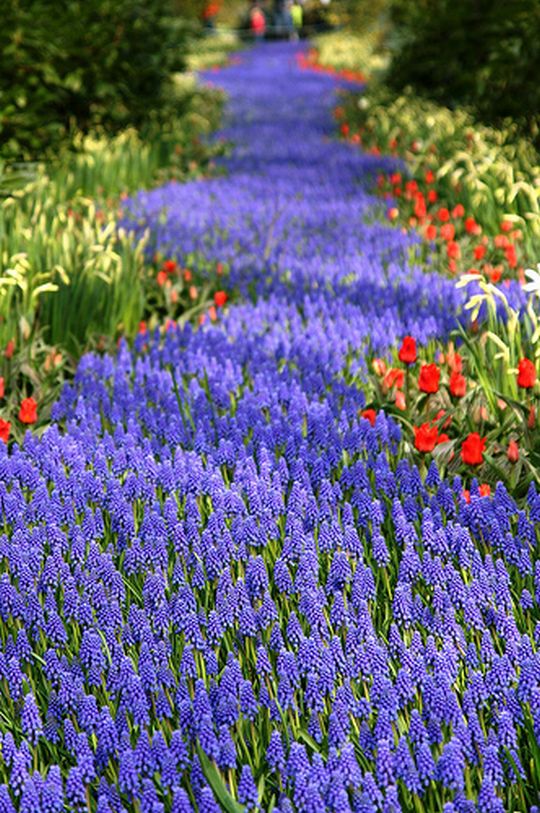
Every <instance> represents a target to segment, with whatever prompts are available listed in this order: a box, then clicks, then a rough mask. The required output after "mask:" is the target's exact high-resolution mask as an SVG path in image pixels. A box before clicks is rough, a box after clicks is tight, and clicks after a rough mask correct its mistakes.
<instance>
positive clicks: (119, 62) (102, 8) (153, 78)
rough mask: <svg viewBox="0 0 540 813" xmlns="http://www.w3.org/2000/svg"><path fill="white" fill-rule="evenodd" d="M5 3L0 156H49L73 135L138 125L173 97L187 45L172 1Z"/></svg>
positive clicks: (0, 53)
mask: <svg viewBox="0 0 540 813" xmlns="http://www.w3.org/2000/svg"><path fill="white" fill-rule="evenodd" d="M55 11H56V13H54V14H53V13H52V10H51V4H50V3H49V2H47V0H28V2H24V3H22V2H20V1H19V0H6V2H5V3H3V4H2V17H3V18H2V27H1V28H0V153H1V154H2V155H4V156H6V157H10V158H14V157H16V158H24V159H28V158H36V157H39V158H41V157H43V156H44V155H45V154H49V153H51V152H53V151H54V149H55V148H56V147H57V145H58V143H59V142H60V141H61V140H63V139H64V138H66V136H67V135H69V134H70V132H71V131H72V130H73V129H74V127H76V128H78V129H82V130H84V131H87V130H89V129H90V128H92V127H94V126H96V125H100V126H103V127H104V128H106V129H107V130H110V131H115V130H118V129H120V128H123V127H125V126H126V125H127V124H134V125H136V126H139V125H141V124H142V123H143V122H144V121H145V120H146V119H147V117H148V115H149V113H155V112H156V111H160V110H162V109H163V108H164V107H165V106H166V103H167V99H168V98H169V97H170V90H171V86H170V76H171V71H173V70H177V69H179V68H180V67H181V65H182V60H181V55H182V52H183V45H184V36H183V34H182V31H183V29H182V27H181V24H180V22H179V20H178V19H175V18H172V17H171V16H170V13H169V12H170V9H169V0H145V1H144V2H143V0H69V2H68V0H60V2H59V3H58V4H56V9H55Z"/></svg>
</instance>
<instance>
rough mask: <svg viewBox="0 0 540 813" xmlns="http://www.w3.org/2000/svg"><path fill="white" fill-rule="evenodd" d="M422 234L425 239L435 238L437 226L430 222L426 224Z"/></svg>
mask: <svg viewBox="0 0 540 813" xmlns="http://www.w3.org/2000/svg"><path fill="white" fill-rule="evenodd" d="M424 234H425V237H426V240H435V238H436V237H437V226H434V225H433V223H430V225H429V226H426V230H425V232H424Z"/></svg>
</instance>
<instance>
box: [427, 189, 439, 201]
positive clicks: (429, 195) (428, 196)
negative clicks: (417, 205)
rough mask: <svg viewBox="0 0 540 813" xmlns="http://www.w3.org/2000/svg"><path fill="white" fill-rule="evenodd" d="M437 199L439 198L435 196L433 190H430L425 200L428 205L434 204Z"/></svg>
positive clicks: (435, 193)
mask: <svg viewBox="0 0 540 813" xmlns="http://www.w3.org/2000/svg"><path fill="white" fill-rule="evenodd" d="M438 197H439V196H438V195H437V192H436V191H435V189H430V190H429V192H428V193H427V199H428V201H429V202H430V203H435V202H436V201H437V199H438Z"/></svg>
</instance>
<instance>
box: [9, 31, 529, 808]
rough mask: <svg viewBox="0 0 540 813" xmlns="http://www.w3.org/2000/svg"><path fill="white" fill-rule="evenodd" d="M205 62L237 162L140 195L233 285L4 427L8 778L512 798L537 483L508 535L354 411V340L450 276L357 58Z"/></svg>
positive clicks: (389, 433) (418, 315)
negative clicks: (374, 148)
mask: <svg viewBox="0 0 540 813" xmlns="http://www.w3.org/2000/svg"><path fill="white" fill-rule="evenodd" d="M216 76H217V78H218V80H219V82H220V84H221V85H222V86H223V87H224V88H225V89H226V90H227V92H228V93H229V94H230V100H231V101H230V121H229V124H228V127H227V129H226V130H225V131H224V133H225V134H226V135H227V136H228V137H231V138H233V139H234V141H235V142H236V148H235V151H234V153H233V155H232V157H231V158H230V159H229V160H228V162H227V169H228V175H227V176H225V177H220V178H216V179H213V180H208V181H203V182H198V183H189V184H183V185H179V184H169V185H167V186H165V187H162V188H160V189H157V190H154V191H152V192H144V193H140V195H139V196H138V197H137V199H136V200H135V201H133V202H132V210H133V216H134V218H136V219H137V223H138V228H145V227H146V226H148V225H149V226H150V227H151V228H152V233H153V241H154V248H156V247H157V248H159V249H160V250H161V251H162V252H163V253H164V254H166V255H168V256H176V257H177V258H178V259H179V260H180V261H182V260H183V258H184V257H187V255H189V254H190V253H191V252H193V251H194V250H198V251H202V252H204V254H205V256H207V257H213V258H214V259H215V261H216V262H218V261H219V262H226V263H227V264H228V265H230V269H231V279H232V282H233V283H234V284H235V285H237V286H238V288H239V289H240V291H241V292H242V294H243V296H242V297H241V298H240V300H239V302H238V303H237V304H232V305H231V306H230V307H228V308H226V309H225V310H224V311H223V312H222V313H220V317H219V319H218V320H217V322H216V323H210V322H209V321H207V322H206V323H205V324H204V325H203V326H202V328H200V329H197V330H194V329H193V328H192V327H190V326H189V325H187V326H186V327H184V328H182V329H180V328H178V327H176V328H175V327H173V328H172V329H170V330H168V331H167V332H166V334H165V335H163V334H162V333H160V332H159V331H156V333H155V335H150V334H148V333H147V334H145V335H140V336H139V337H138V339H137V340H136V343H135V348H134V349H133V348H132V349H130V348H128V347H127V345H125V344H123V345H121V346H120V348H119V351H118V354H116V355H115V356H114V357H110V356H106V357H100V356H98V355H93V354H87V355H86V356H84V357H83V358H82V360H81V362H80V365H79V368H78V371H77V373H76V376H75V380H74V382H73V384H71V385H69V386H66V387H65V389H64V391H63V393H62V396H61V397H60V399H59V401H58V403H57V404H56V405H55V407H54V417H55V418H56V419H57V421H58V422H59V423H57V424H56V425H55V424H53V426H52V427H50V428H49V429H48V430H47V431H46V432H45V433H44V435H43V437H42V438H37V437H35V436H33V435H32V434H30V433H29V434H28V436H27V438H26V439H25V443H24V447H23V448H21V449H19V448H17V447H16V446H14V447H12V449H11V450H10V451H9V453H8V451H7V449H6V447H5V445H4V444H0V501H1V504H2V509H3V519H4V523H3V533H2V536H1V539H0V543H1V545H2V555H3V556H4V557H5V559H6V562H7V564H6V569H5V572H4V575H3V576H2V579H1V582H0V587H1V590H2V602H1V615H2V619H3V623H5V625H6V629H5V630H4V632H5V639H6V644H5V653H6V654H4V653H2V664H3V667H2V668H3V674H4V676H5V677H4V683H5V685H6V686H8V689H9V693H10V697H11V698H12V699H11V700H9V702H10V703H12V704H18V703H20V700H21V698H22V695H23V675H24V674H30V675H31V679H30V681H29V684H28V685H29V686H30V685H31V686H32V687H36V689H35V695H36V698H37V700H36V701H34V695H33V693H30V694H27V695H26V697H25V701H24V710H23V713H22V730H23V733H24V735H25V737H27V740H28V742H27V743H26V745H25V748H26V750H24V751H23V748H22V747H21V749H20V752H19V751H17V750H16V749H15V745H14V744H13V738H12V739H11V740H10V739H9V737H11V733H10V734H9V736H8V735H7V734H4V735H3V740H2V753H3V754H4V759H5V762H6V764H7V762H8V760H9V761H10V764H12V766H13V769H12V771H11V780H8V781H11V784H12V785H13V786H14V788H15V790H14V794H17V795H18V794H19V793H20V789H21V788H22V787H23V785H24V793H26V784H25V782H27V773H28V770H29V768H28V766H30V765H31V764H34V765H39V767H40V769H43V772H44V773H45V772H46V773H47V778H46V785H47V793H48V794H49V796H48V797H47V798H49V799H57V798H58V799H59V801H58V803H56V802H54V804H53V802H50V803H49V802H47V804H48V807H47V809H51V810H53V809H54V810H59V809H62V806H63V801H62V798H63V797H62V784H61V782H60V773H63V774H64V775H67V774H69V780H68V782H67V784H66V805H65V806H67V807H69V809H82V808H83V807H84V806H85V804H86V802H85V799H86V795H87V794H89V795H91V796H92V797H94V798H95V797H98V798H99V807H98V809H99V810H100V811H101V810H103V811H120V810H133V809H135V803H134V802H133V801H132V800H133V799H137V804H136V806H137V809H139V807H140V810H141V811H150V810H152V811H164V810H167V811H169V810H173V811H175V813H176V812H177V811H183V812H184V813H185V811H191V810H193V809H194V805H195V804H196V809H197V810H199V811H204V813H216V811H217V812H218V813H219V810H222V809H229V810H230V809H231V806H230V805H229V806H225V805H223V806H221V807H220V806H219V805H218V804H217V803H216V801H215V796H216V795H218V796H219V794H220V793H223V792H224V788H225V784H226V783H227V782H230V783H231V784H230V785H229V788H230V789H231V792H232V793H233V794H234V795H235V796H236V798H237V799H239V800H240V802H242V803H243V804H245V805H246V809H248V810H255V809H260V808H258V807H257V794H258V790H257V787H256V785H255V780H256V782H257V784H258V786H259V788H260V789H261V794H262V796H263V798H262V799H261V800H259V801H261V802H262V805H263V806H264V808H265V809H269V808H270V805H271V804H272V805H274V807H273V808H272V809H273V810H274V811H276V813H278V811H279V813H291V811H293V810H327V811H332V812H333V813H351V811H355V813H356V811H362V813H365V812H366V811H368V812H369V813H373V811H375V810H381V809H384V810H385V811H387V812H388V813H390V811H391V813H399V811H400V810H402V809H403V810H412V809H425V810H441V809H442V806H443V801H444V802H450V800H451V799H453V800H454V801H455V803H456V804H455V807H454V805H453V804H452V805H450V806H448V807H446V806H445V808H444V809H445V810H448V811H456V810H457V811H458V813H470V811H475V810H482V811H488V810H489V811H494V813H501V811H502V810H503V809H504V808H503V803H502V801H501V800H500V799H499V797H498V796H497V795H496V789H495V786H497V788H498V789H500V786H501V784H502V782H501V779H500V776H503V777H504V778H505V780H506V779H507V782H508V784H507V786H508V788H509V787H510V785H511V782H512V781H513V779H512V771H513V770H514V767H513V766H516V765H517V766H518V767H517V770H520V769H521V766H520V757H521V763H522V764H523V766H525V767H524V768H523V771H524V772H528V773H527V781H528V783H529V784H528V788H529V789H530V788H532V789H533V790H534V778H532V779H531V776H532V774H531V771H532V770H533V769H531V768H530V765H532V759H531V758H530V754H528V742H529V740H530V739H531V735H530V733H529V729H530V732H532V731H533V726H534V730H536V728H537V727H538V726H537V724H538V696H539V695H538V693H539V686H540V682H539V678H538V675H539V667H538V654H537V653H536V643H535V640H534V636H535V624H536V619H535V613H536V609H533V610H531V607H533V604H534V602H533V599H532V595H533V594H534V591H535V584H536V582H535V581H534V576H533V568H532V565H531V562H530V559H529V556H530V540H531V539H535V531H534V518H538V517H539V516H540V497H537V496H536V494H535V493H532V492H531V494H530V495H529V508H528V512H525V511H522V512H519V521H518V523H517V530H515V526H516V523H515V521H514V520H515V517H516V516H517V515H518V512H517V507H516V505H515V503H514V502H513V501H512V500H511V499H510V497H509V496H508V495H507V494H506V493H505V492H504V489H500V488H498V489H497V491H496V493H495V495H494V498H493V499H480V498H476V497H473V498H472V499H471V503H470V505H468V504H466V503H465V500H464V499H463V498H462V494H461V492H462V489H461V484H460V483H459V481H458V482H455V483H449V482H441V481H440V478H439V475H438V472H437V470H436V468H435V467H434V466H432V467H431V468H430V470H429V473H428V475H427V478H426V479H425V481H422V479H421V477H420V474H419V472H418V470H417V469H415V468H414V467H412V466H411V464H410V463H409V462H408V461H407V460H406V459H401V460H399V459H397V453H398V443H399V439H400V430H399V427H398V425H397V424H396V423H395V422H393V421H392V420H390V419H388V418H386V417H385V416H384V415H383V414H380V415H379V416H378V417H377V420H376V422H375V426H374V427H373V428H372V427H371V425H370V424H369V422H368V421H367V420H364V419H362V418H361V417H360V416H359V414H358V413H359V409H361V407H362V406H363V395H362V392H361V389H360V388H359V386H358V381H357V379H356V378H355V376H357V375H358V374H361V372H362V369H363V364H364V354H365V350H366V343H367V342H370V343H371V345H372V347H374V348H375V349H376V350H377V351H380V352H382V351H384V350H385V349H387V348H388V347H389V346H390V345H393V344H395V343H396V342H397V341H398V340H399V338H400V337H402V336H403V335H404V334H405V333H413V334H414V335H415V336H416V337H417V338H418V339H419V340H420V341H422V340H426V339H427V338H428V337H430V336H433V335H443V334H444V333H446V332H447V331H448V329H449V328H450V327H451V326H452V323H453V319H454V312H455V308H456V305H457V299H456V297H457V294H456V292H455V289H454V286H453V285H452V284H451V282H448V281H444V280H443V279H442V278H441V277H439V276H438V275H436V274H432V275H431V276H429V277H427V276H426V275H425V274H424V273H423V272H422V271H421V270H420V269H419V268H416V267H415V266H414V263H411V262H410V261H409V256H410V247H411V246H414V240H415V238H414V236H410V235H405V234H402V232H401V231H400V230H399V229H394V228H391V227H390V226H389V225H388V224H386V223H385V222H384V219H382V220H381V219H378V217H377V213H378V212H379V209H378V206H379V204H378V203H377V201H376V199H375V198H374V197H373V196H372V195H371V194H370V193H369V192H368V191H367V188H368V179H369V177H370V176H372V175H373V173H376V172H378V170H379V169H380V168H381V167H382V166H385V167H387V166H388V164H387V162H386V161H385V160H384V159H381V158H375V157H373V156H366V155H363V154H362V153H361V152H360V151H359V150H357V149H355V148H351V147H350V146H348V145H345V144H339V143H337V142H334V141H332V140H331V135H332V123H331V108H332V105H333V104H334V101H335V98H334V91H335V90H336V88H337V87H338V86H339V82H337V81H336V80H334V79H332V78H329V77H327V76H325V75H321V74H317V73H310V72H305V71H301V70H300V69H299V68H298V66H297V64H296V61H295V47H292V46H290V45H275V46H265V47H261V48H258V49H255V50H253V51H251V52H247V53H246V54H244V55H243V56H242V63H241V64H240V65H238V66H233V67H230V68H228V69H226V70H224V71H222V72H221V73H220V74H217V75H216ZM486 550H489V551H490V555H486ZM512 584H514V585H524V584H527V585H528V590H527V591H523V596H524V598H522V599H520V598H517V599H516V597H515V595H514V593H513V588H512ZM525 593H528V597H527V596H526V595H525ZM41 598H42V599H43V600H42V601H41ZM22 626H24V629H21V627H22ZM12 629H19V633H18V634H17V640H16V642H15V641H13V640H12V639H11V638H10V637H9V635H10V633H11V630H12ZM26 630H28V637H27V636H26V634H25V631H26ZM29 638H30V639H31V641H32V643H30V642H29V640H28V639H29ZM8 657H9V661H8ZM520 675H521V676H520ZM522 677H523V679H522ZM37 706H39V713H38V712H36V708H37ZM533 706H534V708H533ZM9 708H12V706H10V707H9ZM13 708H15V705H13ZM17 708H18V706H17ZM478 709H479V710H478ZM42 721H43V722H44V726H45V727H44V729H43V726H42ZM533 721H534V722H533ZM527 726H528V727H529V728H527ZM43 730H44V734H43V736H44V737H45V738H46V739H47V743H48V745H47V747H46V748H45V747H43V748H41V747H40V737H41V736H42V732H43ZM398 732H400V733H399V734H398ZM17 736H19V731H18V730H17ZM149 737H151V739H152V745H151V746H150V740H149ZM396 738H397V739H398V741H397V742H396ZM490 749H491V750H490ZM317 751H320V754H318V753H317ZM68 754H69V756H68ZM478 754H482V755H483V757H482V760H483V758H484V756H485V759H486V764H487V758H488V756H489V757H490V759H491V762H490V765H491V766H493V765H495V766H496V768H493V767H491V768H490V770H489V772H488V770H487V769H486V772H485V776H483V773H482V772H483V768H482V765H483V761H482V760H479V758H478ZM497 754H500V761H499V756H497ZM507 754H511V757H512V759H511V760H510V759H509V758H507ZM8 755H10V756H8ZM321 755H322V757H321ZM486 755H488V756H486ZM201 760H202V766H203V768H205V770H206V775H205V774H203V771H202V770H201ZM211 761H214V762H215V764H216V765H217V766H218V768H219V771H217V770H209V767H208V766H209V765H210V763H211ZM503 762H504V773H503ZM53 765H54V766H55V769H54V771H52V770H51V766H53ZM4 771H5V775H6V776H8V774H9V769H8V768H6V767H5V765H4ZM493 777H495V778H493ZM261 779H264V782H261ZM432 780H433V781H432ZM42 784H43V780H41V784H39V787H41V786H42ZM398 784H399V791H398ZM53 785H54V787H53ZM210 785H211V787H210ZM37 786H38V785H37V783H36V787H37ZM49 786H50V787H49ZM480 787H481V790H480V791H479V790H478V789H479V788H480ZM521 787H524V786H521V785H520V786H519V788H521ZM118 789H119V791H120V792H121V794H122V804H121V803H120V801H119V796H118ZM31 790H33V785H32V788H31ZM533 790H530V791H529V790H528V789H526V790H525V791H522V790H521V789H518V790H516V794H518V793H519V794H522V793H527V794H529V796H530V798H531V799H532V798H534V797H533V795H532V794H533ZM35 792H36V793H37V790H36V791H35ZM53 792H54V793H55V794H56V795H55V796H53V795H52V794H53ZM500 792H501V793H502V792H503V791H502V790H501V791H500ZM466 793H467V794H472V795H474V796H475V797H476V796H477V794H478V793H479V794H480V797H481V804H480V806H479V807H477V806H476V804H475V803H469V802H467V800H466V799H465V795H466ZM425 794H426V795H425ZM43 795H44V798H45V790H43ZM398 796H399V798H398ZM529 796H528V797H527V798H529ZM285 797H290V798H291V799H293V800H294V805H295V806H294V807H293V806H292V804H291V802H290V801H289V799H287V798H285ZM383 797H384V803H383ZM6 798H7V801H9V792H8V789H7V786H6V785H1V786H0V799H1V800H2V803H3V804H4V807H3V808H2V809H5V810H13V807H9V805H8V804H7V801H6ZM32 798H33V797H32ZM400 799H401V802H402V805H403V806H402V807H401V806H400ZM516 799H517V801H516ZM524 799H525V796H516V797H515V798H513V801H512V805H509V806H508V808H507V809H520V810H525V809H527V808H526V805H525V802H524ZM442 800H443V801H442ZM522 802H523V803H522ZM139 803H140V804H139ZM122 805H123V806H122ZM21 809H22V807H21ZM25 809H37V808H36V807H35V805H34V807H32V806H31V805H30V803H28V805H27V807H25ZM43 809H45V807H43Z"/></svg>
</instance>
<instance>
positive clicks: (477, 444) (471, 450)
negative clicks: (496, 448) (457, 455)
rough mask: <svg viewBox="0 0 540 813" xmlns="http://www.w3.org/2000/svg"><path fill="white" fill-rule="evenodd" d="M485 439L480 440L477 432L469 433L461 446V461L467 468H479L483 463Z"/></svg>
mask: <svg viewBox="0 0 540 813" xmlns="http://www.w3.org/2000/svg"><path fill="white" fill-rule="evenodd" d="M485 447H486V439H485V438H481V437H480V435H479V434H478V432H471V433H470V434H469V435H467V437H466V438H465V440H464V441H463V443H462V445H461V459H462V460H463V462H464V463H466V464H467V465H468V466H479V465H480V463H483V462H484V449H485Z"/></svg>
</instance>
